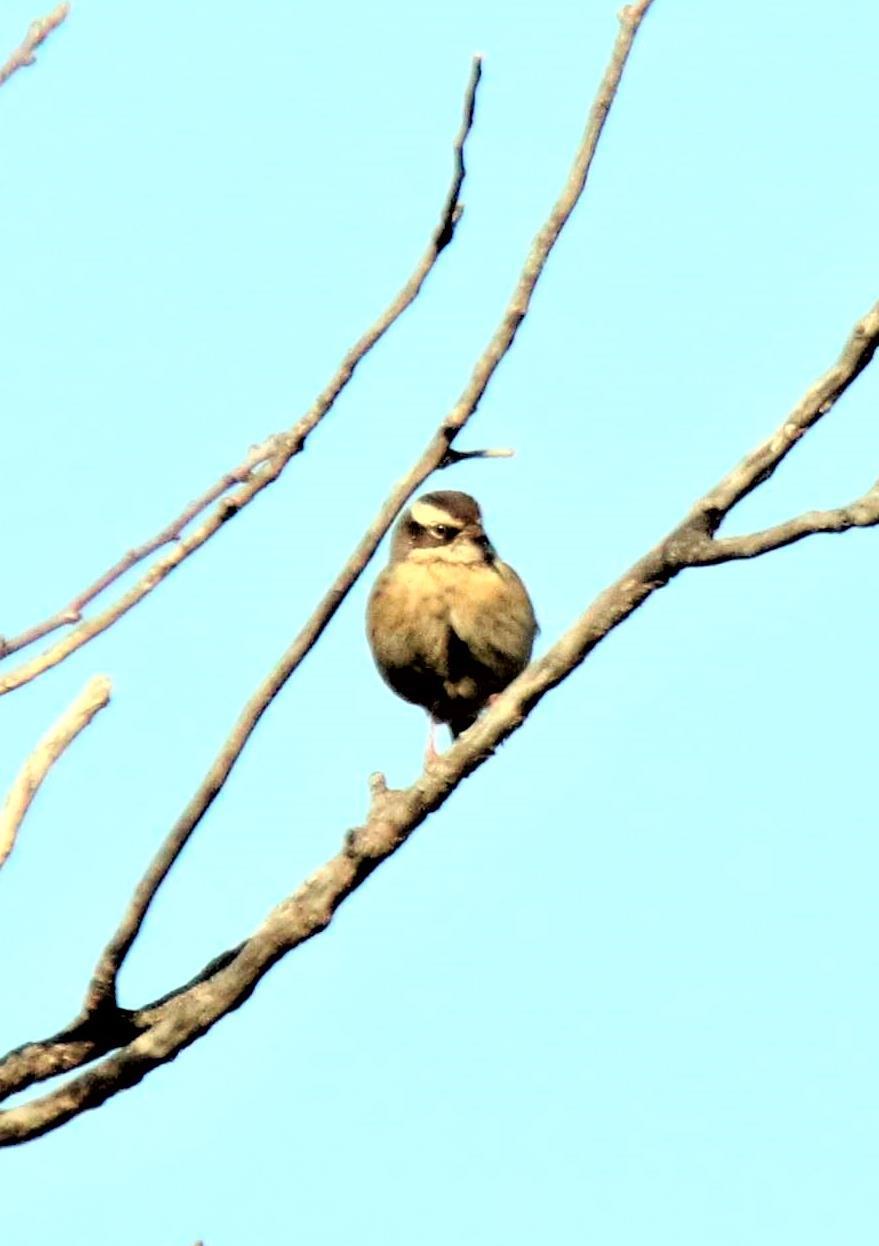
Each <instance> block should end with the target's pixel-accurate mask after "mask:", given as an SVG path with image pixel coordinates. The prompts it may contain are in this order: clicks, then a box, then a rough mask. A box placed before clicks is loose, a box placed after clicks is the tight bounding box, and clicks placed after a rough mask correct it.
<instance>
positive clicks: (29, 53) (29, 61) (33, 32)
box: [0, 4, 70, 86]
mask: <svg viewBox="0 0 879 1246" xmlns="http://www.w3.org/2000/svg"><path fill="white" fill-rule="evenodd" d="M69 12H70V5H69V4H58V5H56V6H55V8H54V9H53V10H52V12H51V13H48V14H47V15H46V16H45V17H40V18H37V20H36V21H35V22H31V24H30V26H29V27H28V32H27V34H26V35H25V37H24V40H23V41H22V43H21V44H20V45H19V46H18V47H17V48H16V49H15V51H14V52H13V53H12V55H11V56H10V58H9V60H8V61H7V62H6V64H5V65H0V86H2V85H3V83H4V82H6V81H7V80H8V79H9V78H11V77H12V75H13V74H14V73H15V72H16V70H18V69H24V68H25V67H26V66H28V65H33V63H34V61H35V60H36V59H37V58H36V51H37V48H38V47H39V46H40V44H41V43H43V41H44V40H45V39H47V38H48V37H49V35H50V34H51V33H52V31H53V30H55V29H56V27H58V26H60V25H61V23H62V22H63V21H64V19H65V17H66V16H67V14H68V13H69Z"/></svg>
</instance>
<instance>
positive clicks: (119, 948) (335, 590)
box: [86, 0, 652, 1010]
mask: <svg viewBox="0 0 879 1246" xmlns="http://www.w3.org/2000/svg"><path fill="white" fill-rule="evenodd" d="M651 2H652V0H642V3H640V4H638V5H633V6H630V7H629V8H627V9H624V10H623V12H622V14H621V16H620V31H619V35H618V36H617V40H616V44H615V46H614V50H613V53H612V55H611V59H610V63H609V64H608V67H607V69H606V71H605V74H604V77H603V79H602V81H601V84H600V86H599V89H598V93H597V95H596V98H595V101H594V103H593V105H592V108H591V110H590V112H589V118H588V121H587V125H586V130H585V133H584V135H583V139H582V141H581V144H580V147H579V149H578V151H577V154H576V157H575V159H574V164H573V167H572V169H571V172H570V175H569V177H568V180H567V182H566V184H565V186H564V188H563V190H562V193H561V195H560V196H559V198H558V200H557V202H556V204H555V205H554V207H553V208H552V211H551V212H550V215H549V218H548V220H547V222H546V224H545V225H544V226H543V228H542V229H541V230H540V232H539V233H538V235H537V237H536V238H535V240H534V242H533V244H532V246H531V249H530V251H529V253H528V256H527V258H526V261H525V265H524V267H523V269H522V273H521V275H520V277H519V280H518V282H517V284H516V288H515V290H514V291H513V295H512V298H511V299H510V302H509V304H508V306H507V308H506V310H505V312H504V315H503V318H502V320H501V323H500V325H499V327H498V329H497V330H496V331H495V333H494V336H493V337H492V338H491V341H490V342H489V344H488V346H487V347H486V349H485V351H484V352H483V353H482V355H481V356H480V358H479V359H478V360H477V363H476V366H475V368H474V370H473V373H472V375H471V378H470V381H469V382H468V384H467V386H466V387H465V389H464V391H463V393H462V394H461V397H460V398H459V399H458V402H457V403H456V404H455V406H454V407H453V409H452V411H451V412H450V413H449V414H448V415H447V416H446V418H445V419H444V420H443V422H442V424H441V425H440V427H439V429H438V430H437V432H436V433H435V435H434V436H433V438H432V439H431V441H430V442H429V443H428V446H427V448H426V449H425V451H424V453H423V454H422V456H421V458H420V459H419V460H418V462H417V463H416V464H415V466H414V467H413V468H412V469H411V470H410V471H409V472H407V473H406V475H405V476H404V477H403V478H402V479H401V480H400V481H398V483H397V484H396V486H395V487H394V489H393V491H392V492H391V494H390V496H389V497H388V499H387V501H386V502H385V504H384V506H383V507H382V509H381V510H380V511H379V513H378V515H377V516H376V518H375V519H374V520H373V522H372V523H371V524H370V526H369V528H368V529H367V531H366V535H365V536H364V537H363V539H362V540H361V541H360V543H359V544H358V546H357V548H356V549H355V550H354V552H353V554H352V555H351V557H350V558H349V559H348V561H347V562H346V563H345V565H344V567H343V568H342V570H341V571H340V572H339V574H338V575H337V576H336V579H335V580H334V581H333V583H332V585H331V586H330V589H329V591H328V592H327V593H326V594H325V595H324V597H323V598H322V600H321V601H320V602H319V604H318V606H317V609H316V610H315V611H314V613H313V614H312V616H311V618H310V619H309V620H308V621H307V622H306V624H305V626H304V627H303V628H302V630H301V631H300V633H299V635H298V636H297V637H296V639H295V640H294V641H293V643H292V644H291V645H290V647H289V648H288V649H287V651H286V653H285V654H284V655H283V656H282V658H281V660H280V662H279V663H278V664H277V666H276V667H275V668H274V670H273V671H272V672H271V673H270V674H269V676H268V677H267V678H266V679H265V680H264V681H263V683H262V684H261V685H260V687H259V688H258V689H257V690H256V692H255V693H254V694H253V696H252V697H251V698H250V700H249V701H248V702H247V704H246V705H245V707H244V709H243V711H242V712H241V715H240V716H239V718H238V721H237V723H236V724H235V727H234V728H233V730H232V732H231V733H230V735H229V737H228V739H227V740H226V742H225V744H224V745H223V747H222V749H221V750H220V752H219V754H218V756H217V757H216V759H215V761H214V763H213V765H212V766H211V768H210V770H209V771H208V773H207V775H206V776H205V778H204V779H203V781H202V783H201V785H200V786H199V788H198V790H197V791H196V793H195V795H194V796H193V797H192V799H191V800H190V801H189V803H188V805H187V806H186V808H185V809H184V811H183V813H182V814H181V816H180V818H179V819H178V820H177V822H176V824H175V825H174V826H173V827H172V828H171V831H170V832H169V834H168V836H167V837H166V839H165V842H164V844H163V845H162V847H161V848H160V849H159V851H158V853H157V854H156V856H155V858H154V859H153V862H152V863H151V865H150V867H149V869H148V870H147V872H146V873H145V875H144V876H143V878H142V879H141V882H140V883H139V884H138V887H137V890H136V891H135V894H134V896H133V898H132V901H131V903H130V905H129V907H128V909H127V911H126V913H125V915H124V916H123V919H122V921H121V923H120V925H119V928H118V929H117V931H116V933H115V934H114V935H113V938H112V939H111V940H110V942H109V943H108V944H107V947H106V948H105V949H104V952H103V954H102V956H101V958H100V961H99V962H98V965H97V967H96V969H95V973H94V976H93V978H92V982H91V985H90V987H89V991H88V996H87V1000H86V1008H87V1009H88V1010H93V1009H97V1008H101V1007H105V1006H106V1005H107V1003H108V1001H110V1000H112V999H115V993H116V979H117V977H118V974H119V970H120V968H121V966H122V964H123V962H124V960H125V957H126V956H127V954H128V952H129V950H130V948H131V946H132V944H133V943H134V940H135V939H136V938H137V935H138V932H139V931H140V928H141V926H142V924H143V921H144V918H145V917H146V914H147V911H148V910H149V907H150V905H151V904H152V901H153V898H154V897H155V895H156V892H157V891H158V889H159V887H160V886H161V884H162V882H163V881H164V879H165V878H166V877H167V874H168V871H169V870H170V869H171V867H172V866H173V864H174V862H175V861H176V860H177V858H178V856H179V855H180V853H181V852H182V850H183V848H184V847H185V845H186V843H187V842H188V840H189V837H190V835H191V834H192V833H193V831H194V830H195V828H196V827H197V826H198V824H199V822H200V821H201V819H202V818H203V817H204V815H205V813H206V812H207V811H208V809H209V808H210V806H211V804H212V803H213V801H214V800H215V798H216V796H217V794H218V793H219V791H220V790H221V789H222V787H223V784H224V783H225V782H226V779H227V778H228V777H229V774H230V773H231V771H232V767H233V766H234V765H235V762H236V761H237V760H238V758H239V757H240V755H241V753H242V751H243V749H244V747H245V745H246V744H247V741H248V740H249V739H250V736H251V734H252V733H253V730H254V728H255V727H256V724H257V723H258V722H259V720H260V718H261V717H262V715H263V714H264V713H265V711H266V709H267V708H268V706H269V705H270V704H271V702H272V701H273V700H274V698H275V697H276V696H277V695H278V693H279V692H280V690H281V688H283V686H284V684H285V683H286V682H287V680H288V679H289V678H290V676H291V675H292V674H293V672H294V671H295V670H296V668H297V667H298V666H299V664H300V663H301V662H302V660H303V659H304V658H305V656H306V655H307V654H308V652H309V651H310V650H311V648H312V647H313V646H314V644H315V643H316V642H317V640H318V639H319V637H320V636H321V634H322V633H323V631H324V629H325V628H326V627H327V625H328V624H329V622H330V620H331V619H332V618H333V616H334V615H335V613H336V611H337V610H338V609H339V606H340V605H341V604H342V602H343V601H344V600H345V598H346V597H347V595H348V593H349V592H350V590H351V588H352V587H353V585H354V584H356V582H357V580H358V579H359V578H360V576H361V574H362V572H363V570H364V568H365V567H366V565H367V563H368V562H369V560H370V558H371V557H372V555H373V554H374V553H375V551H376V549H377V547H378V545H379V543H380V541H381V539H382V537H383V536H384V535H385V533H386V532H387V531H388V529H389V528H390V526H391V524H392V523H393V522H394V519H395V518H396V517H397V515H398V514H399V512H400V510H401V509H402V507H403V506H404V505H405V503H406V501H407V499H408V498H409V497H410V496H411V495H412V494H413V493H414V492H415V490H416V489H417V488H418V486H419V485H420V484H422V483H423V481H424V480H426V479H427V477H428V476H429V475H430V474H431V473H432V472H433V471H435V470H436V469H437V468H438V467H440V466H441V465H443V464H444V463H445V462H447V461H448V459H449V456H450V446H451V443H452V441H453V440H454V439H455V437H456V436H457V435H458V433H459V432H460V430H461V429H462V428H463V427H464V426H465V425H466V423H467V421H468V420H469V419H470V417H471V416H472V415H473V413H474V412H475V411H476V408H477V407H478V405H479V402H480V399H481V398H482V395H483V394H484V393H485V390H486V388H487V387H488V384H489V381H490V380H491V378H492V376H493V375H494V372H495V370H496V369H497V367H498V365H499V364H500V362H501V360H502V359H503V358H504V356H505V355H506V354H507V352H508V351H509V349H510V347H511V346H512V344H513V342H514V340H515V337H516V333H517V331H518V329H519V326H520V324H521V323H522V321H523V319H524V318H525V315H526V314H527V311H528V307H529V304H530V302H531V296H532V294H533V292H534V288H535V286H536V285H537V282H538V280H539V279H540V275H541V273H542V272H543V269H544V266H545V264H546V261H547V259H548V258H549V254H550V252H551V250H552V248H553V246H554V245H555V242H556V240H557V239H558V237H559V234H560V233H561V231H562V229H563V227H564V225H565V223H566V222H567V221H568V219H569V218H570V215H571V213H572V212H573V210H574V207H575V205H576V203H577V201H578V199H579V198H580V195H581V193H582V191H583V188H584V186H585V184H586V177H587V175H588V172H589V168H590V166H591V164H592V159H593V157H594V155H595V150H596V148H597V146H598V140H599V138H600V137H601V131H602V129H603V127H604V122H605V119H606V117H607V113H608V110H609V109H610V106H611V104H612V102H613V99H614V96H615V95H616V92H617V88H618V86H619V83H620V78H621V76H622V72H623V68H624V66H625V63H626V59H627V57H628V55H629V52H630V50H631V47H632V42H633V40H634V38H635V34H636V32H637V29H638V26H639V24H640V22H641V20H642V18H643V16H644V14H645V12H646V11H647V9H648V8H649V5H650V3H651ZM465 121H466V118H465Z"/></svg>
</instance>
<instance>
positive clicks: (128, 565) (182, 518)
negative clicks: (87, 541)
mask: <svg viewBox="0 0 879 1246" xmlns="http://www.w3.org/2000/svg"><path fill="white" fill-rule="evenodd" d="M275 442H276V438H275V437H270V438H269V439H268V440H267V441H265V442H263V443H262V445H259V446H253V447H252V448H251V449H250V450H249V451H248V453H247V455H246V456H245V458H244V460H243V461H242V462H241V463H239V465H238V466H237V467H235V468H233V469H232V471H231V472H227V473H226V475H225V476H221V477H220V479H219V480H218V481H216V483H215V484H213V485H211V487H210V488H209V489H208V490H206V492H204V493H203V494H202V495H201V496H200V497H198V498H196V499H195V501H194V502H190V503H189V505H188V506H187V507H186V508H185V509H184V510H183V511H181V513H180V514H179V515H178V516H177V518H176V519H172V521H171V522H170V523H169V524H168V525H167V527H165V528H162V530H161V531H160V532H157V533H156V535H155V536H154V537H151V538H150V539H149V540H148V541H146V542H145V543H144V544H143V545H138V546H137V547H136V548H135V549H131V550H129V551H128V553H127V554H125V555H124V556H123V557H122V558H120V559H119V561H118V562H116V563H114V564H113V566H112V567H110V568H109V569H108V570H107V571H105V572H104V574H103V575H101V576H100V577H99V578H98V579H97V580H95V582H94V583H93V584H91V585H89V587H88V588H86V589H83V591H82V592H81V593H80V594H79V596H78V597H74V598H73V600H72V601H71V602H69V603H68V605H66V606H65V607H64V609H63V610H59V611H58V613H57V614H53V615H50V616H49V618H47V619H44V620H43V622H42V623H36V624H34V626H33V627H29V628H28V629H27V631H24V632H21V633H20V634H19V635H18V636H12V637H10V638H9V639H8V640H6V639H4V638H3V637H2V636H0V659H2V658H5V657H8V656H9V655H10V654H11V653H15V652H16V651H17V650H19V649H24V648H26V647H27V646H28V645H31V644H33V643H34V641H37V640H41V639H42V637H43V636H48V635H49V633H50V632H54V631H57V629H58V628H59V627H64V626H65V624H68V623H79V622H80V620H81V618H82V612H83V610H84V609H85V608H86V606H87V605H89V603H90V602H92V601H94V599H95V598H96V597H98V596H100V594H101V593H103V592H104V591H105V590H106V589H108V588H109V587H110V585H111V584H114V583H115V582H116V580H118V579H120V578H121V577H122V576H123V575H125V573H126V572H127V571H130V570H131V569H132V567H135V566H137V564H138V563H139V562H142V561H143V559H144V558H147V557H149V555H150V554H154V553H155V552H156V550H157V549H161V548H162V546H163V545H171V544H172V543H173V542H174V541H177V540H179V539H180V536H181V534H182V532H183V530H184V528H186V527H188V526H189V524H191V523H192V521H193V520H194V519H196V518H198V516H199V515H200V514H201V513H202V511H204V510H207V508H208V507H209V506H210V505H211V503H212V502H216V500H217V498H219V497H222V495H223V494H224V493H226V492H227V491H228V490H229V489H232V488H234V486H235V485H236V484H244V483H245V482H246V481H248V480H249V479H250V477H251V474H252V472H253V470H254V468H256V467H258V466H259V464H260V463H265V462H267V461H268V460H269V459H270V458H271V457H272V455H273V454H274V453H275Z"/></svg>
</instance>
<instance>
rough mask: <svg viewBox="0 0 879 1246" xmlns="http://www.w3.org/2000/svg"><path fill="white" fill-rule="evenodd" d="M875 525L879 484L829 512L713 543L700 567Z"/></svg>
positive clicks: (811, 513)
mask: <svg viewBox="0 0 879 1246" xmlns="http://www.w3.org/2000/svg"><path fill="white" fill-rule="evenodd" d="M877 524H879V481H877V483H876V484H875V485H873V487H872V489H868V490H867V492H866V493H865V494H864V495H863V497H860V498H858V499H857V500H856V501H854V502H851V503H849V505H848V506H840V507H838V508H837V509H836V510H831V511H807V512H806V513H805V514H804V515H797V516H796V517H795V518H793V519H788V520H786V522H785V523H780V524H776V525H775V527H773V528H766V529H764V530H763V531H762V532H751V533H748V534H747V535H744V536H731V537H725V538H724V539H722V540H718V539H716V540H713V541H711V543H710V547H708V548H706V552H705V555H704V557H703V558H702V559H701V560H700V561H701V562H703V563H704V564H706V565H707V564H708V563H718V562H730V561H732V560H733V559H737V558H759V557H760V555H761V554H768V553H770V552H771V551H772V550H775V549H782V548H783V546H785V545H793V544H794V542H795V541H802V540H803V539H804V537H807V536H817V535H818V534H819V533H822V532H848V530H849V529H850V528H874V527H875V526H876V525H877Z"/></svg>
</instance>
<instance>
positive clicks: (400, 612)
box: [366, 490, 538, 761]
mask: <svg viewBox="0 0 879 1246" xmlns="http://www.w3.org/2000/svg"><path fill="white" fill-rule="evenodd" d="M366 620H367V626H366V630H367V637H368V640H369V646H370V649H371V650H372V656H373V658H374V660H375V664H376V666H377V667H378V670H379V673H380V675H381V676H382V678H383V679H384V680H385V682H386V683H387V684H388V685H389V686H390V687H391V688H392V689H393V691H394V692H396V693H397V695H398V696H400V697H402V698H403V699H404V700H405V701H410V702H412V703H413V704H415V705H421V706H423V707H424V709H426V710H427V712H428V715H429V716H430V724H431V734H430V741H429V743H428V749H427V759H428V761H430V760H432V759H434V758H435V757H436V751H435V747H434V742H433V729H434V724H435V723H447V724H448V726H449V729H450V731H451V733H452V737H453V739H457V737H458V736H459V735H460V734H461V733H462V732H463V731H466V730H467V728H468V727H471V726H472V725H473V723H474V722H475V721H476V719H477V718H478V716H479V713H480V711H481V710H482V708H483V706H485V705H486V703H487V702H488V701H490V700H492V699H493V698H494V697H495V696H496V695H497V694H498V693H499V692H502V691H503V689H504V688H506V686H507V684H509V683H510V682H511V681H512V680H513V679H515V677H516V676H517V675H518V674H519V673H520V671H523V670H524V669H525V667H526V666H527V665H528V662H529V660H530V658H531V650H532V647H533V644H534V637H535V635H536V634H537V630H538V628H537V620H536V619H535V617H534V607H533V606H532V604H531V598H530V597H529V596H528V591H527V589H526V588H525V585H524V584H523V583H522V581H521V580H520V578H519V576H518V575H517V574H516V572H515V571H514V570H513V568H512V567H510V566H508V565H507V563H505V562H503V561H502V559H501V558H499V557H498V554H497V552H496V551H495V548H494V546H493V545H492V543H491V541H490V540H489V539H488V536H487V535H486V532H485V528H484V527H483V524H482V512H481V511H480V509H479V503H478V502H477V501H476V499H475V498H472V497H471V496H470V495H469V494H468V493H458V492H456V491H454V490H439V491H437V492H434V493H425V494H422V496H421V497H419V498H418V499H417V500H416V501H414V502H413V503H412V505H411V506H410V507H409V508H408V509H407V510H405V511H404V512H403V514H402V515H401V516H400V518H399V520H398V522H397V525H396V528H395V529H394V535H393V539H392V541H391V556H390V560H389V562H388V565H387V567H385V569H384V570H383V571H382V572H381V573H380V575H379V576H378V579H377V580H376V582H375V585H374V587H373V589H372V592H371V594H370V596H369V603H368V606H367V612H366Z"/></svg>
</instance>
